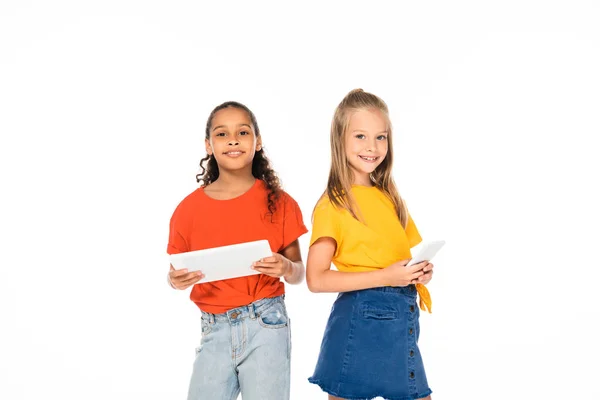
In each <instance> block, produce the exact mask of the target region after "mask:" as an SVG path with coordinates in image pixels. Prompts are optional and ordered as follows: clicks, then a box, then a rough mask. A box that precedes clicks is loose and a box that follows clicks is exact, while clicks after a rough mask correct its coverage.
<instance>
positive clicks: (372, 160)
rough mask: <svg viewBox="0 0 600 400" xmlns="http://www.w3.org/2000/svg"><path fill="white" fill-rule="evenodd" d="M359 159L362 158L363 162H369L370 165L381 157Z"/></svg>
mask: <svg viewBox="0 0 600 400" xmlns="http://www.w3.org/2000/svg"><path fill="white" fill-rule="evenodd" d="M358 158H360V159H361V160H363V161H366V162H369V163H372V162H375V161H377V160H379V157H367V156H358Z"/></svg>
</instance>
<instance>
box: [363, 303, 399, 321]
mask: <svg viewBox="0 0 600 400" xmlns="http://www.w3.org/2000/svg"><path fill="white" fill-rule="evenodd" d="M361 316H362V317H363V318H365V319H379V320H394V319H398V310H396V309H395V308H393V307H386V306H385V305H381V304H374V303H363V304H362V306H361Z"/></svg>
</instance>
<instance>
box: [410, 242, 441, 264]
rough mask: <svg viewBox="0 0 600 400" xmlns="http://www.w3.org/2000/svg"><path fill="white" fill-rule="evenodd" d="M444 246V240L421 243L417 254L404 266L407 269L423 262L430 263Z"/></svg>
mask: <svg viewBox="0 0 600 400" xmlns="http://www.w3.org/2000/svg"><path fill="white" fill-rule="evenodd" d="M444 244H446V241H445V240H431V241H427V242H423V243H422V244H421V247H420V248H419V249H418V250H417V254H415V255H414V256H413V258H412V259H411V260H410V261H409V262H408V264H406V266H407V267H410V266H411V265H414V264H418V263H420V262H423V261H431V260H432V259H433V257H434V256H435V255H436V254H437V252H438V251H439V250H440V249H441V248H442V247H443V246H444Z"/></svg>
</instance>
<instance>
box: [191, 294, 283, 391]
mask: <svg viewBox="0 0 600 400" xmlns="http://www.w3.org/2000/svg"><path fill="white" fill-rule="evenodd" d="M290 356H291V335H290V320H289V318H288V315H287V310H286V308H285V303H284V301H283V296H279V297H274V298H268V299H261V300H258V301H255V302H254V303H251V304H250V305H248V306H244V307H238V308H234V309H232V310H229V311H227V312H226V313H223V314H210V313H206V312H204V311H203V312H202V341H201V343H200V346H199V347H198V348H197V349H196V359H195V361H194V369H193V372H192V377H191V380H190V387H189V392H188V400H204V399H206V400H209V399H210V400H235V399H237V397H238V395H239V394H240V392H241V394H242V399H243V400H288V399H289V398H290Z"/></svg>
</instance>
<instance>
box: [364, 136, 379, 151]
mask: <svg viewBox="0 0 600 400" xmlns="http://www.w3.org/2000/svg"><path fill="white" fill-rule="evenodd" d="M376 148H377V139H371V140H368V141H367V149H366V150H367V151H370V152H373V151H375V149H376Z"/></svg>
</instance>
